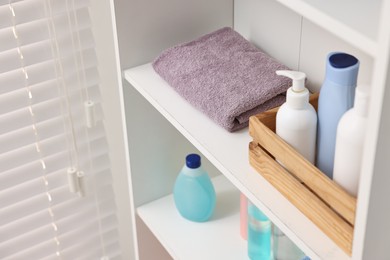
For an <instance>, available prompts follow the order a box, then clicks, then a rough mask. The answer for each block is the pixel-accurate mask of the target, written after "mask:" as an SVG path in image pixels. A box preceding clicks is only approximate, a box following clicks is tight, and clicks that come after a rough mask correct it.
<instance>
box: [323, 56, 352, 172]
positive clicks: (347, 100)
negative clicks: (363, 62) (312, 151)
mask: <svg viewBox="0 0 390 260" xmlns="http://www.w3.org/2000/svg"><path fill="white" fill-rule="evenodd" d="M358 71H359V61H358V60H357V59H356V58H355V57H354V56H352V55H349V54H346V53H338V52H337V53H330V54H329V55H328V57H327V61H326V74H325V80H324V83H323V84H322V87H321V90H320V96H319V99H318V133H317V162H316V163H317V167H318V168H319V169H320V170H321V171H323V172H324V173H325V174H326V175H327V176H328V177H329V178H332V177H333V163H334V152H335V144H336V131H337V124H338V122H339V120H340V118H341V116H342V115H343V114H344V113H345V112H346V111H347V110H348V109H350V108H351V107H352V105H353V98H354V96H355V88H356V82H357V75H358Z"/></svg>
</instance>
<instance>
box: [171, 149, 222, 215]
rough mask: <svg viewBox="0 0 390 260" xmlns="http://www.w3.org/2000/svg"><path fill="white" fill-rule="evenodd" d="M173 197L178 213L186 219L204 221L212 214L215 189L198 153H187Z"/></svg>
mask: <svg viewBox="0 0 390 260" xmlns="http://www.w3.org/2000/svg"><path fill="white" fill-rule="evenodd" d="M173 197H174V200H175V205H176V208H177V209H178V211H179V213H180V214H181V215H182V216H183V217H184V218H186V219H188V220H191V221H195V222H204V221H207V220H208V219H209V218H210V217H211V215H212V214H213V212H214V208H215V203H216V196H215V190H214V186H213V184H212V182H211V180H210V177H209V176H208V174H207V172H206V171H204V170H203V169H202V167H201V161H200V156H199V155H198V154H189V155H187V157H186V164H185V165H184V166H183V168H182V170H181V171H180V173H179V175H178V176H177V178H176V182H175V186H174V190H173Z"/></svg>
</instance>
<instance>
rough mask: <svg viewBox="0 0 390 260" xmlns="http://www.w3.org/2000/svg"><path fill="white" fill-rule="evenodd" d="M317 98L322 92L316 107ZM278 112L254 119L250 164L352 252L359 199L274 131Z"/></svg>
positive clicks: (324, 230) (348, 251)
mask: <svg viewBox="0 0 390 260" xmlns="http://www.w3.org/2000/svg"><path fill="white" fill-rule="evenodd" d="M317 100H318V94H315V95H313V96H312V97H311V99H310V102H311V103H312V105H313V106H314V107H315V108H317ZM277 111H278V108H275V109H272V110H269V111H267V112H264V113H262V114H259V115H256V116H252V117H251V118H250V121H249V133H250V135H251V136H252V137H253V142H251V143H250V144H249V161H250V164H251V165H252V166H253V167H254V168H255V169H256V170H257V172H259V173H260V174H261V175H262V176H263V177H264V178H265V179H267V181H268V182H270V183H271V184H272V185H273V186H274V187H275V188H276V189H278V190H279V191H280V193H282V194H283V195H284V196H285V197H286V198H287V199H288V200H289V201H290V202H291V203H293V204H294V205H295V206H296V207H297V208H298V209H299V210H300V211H301V212H302V213H303V214H305V215H306V216H307V217H308V218H309V219H310V220H311V221H312V222H313V223H314V224H316V225H317V226H318V227H319V228H320V229H321V230H322V231H323V232H324V233H325V234H326V235H327V236H328V237H329V238H331V239H332V240H333V241H334V242H335V243H336V244H337V245H338V246H339V247H340V248H342V249H343V250H344V251H345V252H346V253H347V254H349V255H351V252H352V239H353V226H354V223H355V210H356V198H355V197H353V196H351V195H349V194H348V193H347V192H346V191H345V190H344V189H343V188H341V187H340V186H339V185H338V184H337V183H335V182H334V181H332V180H331V179H329V178H328V177H327V176H326V175H325V174H324V173H323V172H321V171H320V170H319V169H318V168H316V167H315V166H314V165H313V164H311V163H310V162H309V161H307V160H306V159H305V158H304V157H303V156H302V155H300V154H299V153H298V152H297V151H296V150H295V149H294V148H292V147H291V146H290V145H288V144H287V143H286V142H284V141H283V140H282V139H281V138H280V137H279V136H277V135H276V134H275V133H274V132H275V122H276V112H277ZM276 160H278V162H280V163H282V164H283V165H284V167H282V166H281V165H280V164H279V163H278V162H277V161H276Z"/></svg>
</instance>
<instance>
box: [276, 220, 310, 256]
mask: <svg viewBox="0 0 390 260" xmlns="http://www.w3.org/2000/svg"><path fill="white" fill-rule="evenodd" d="M272 251H273V255H274V259H275V260H301V259H304V257H305V254H304V253H303V252H302V251H301V250H300V249H299V247H297V246H296V245H295V244H294V243H293V242H292V241H291V240H290V239H289V238H288V237H287V236H286V235H285V234H284V233H283V232H282V231H281V230H280V229H279V228H278V227H277V226H275V225H272Z"/></svg>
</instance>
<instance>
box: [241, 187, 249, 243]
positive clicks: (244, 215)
mask: <svg viewBox="0 0 390 260" xmlns="http://www.w3.org/2000/svg"><path fill="white" fill-rule="evenodd" d="M247 206H248V200H247V198H246V197H245V195H244V194H242V193H241V195H240V233H241V237H242V238H243V239H245V240H247V238H248V210H247V209H248V207H247Z"/></svg>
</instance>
